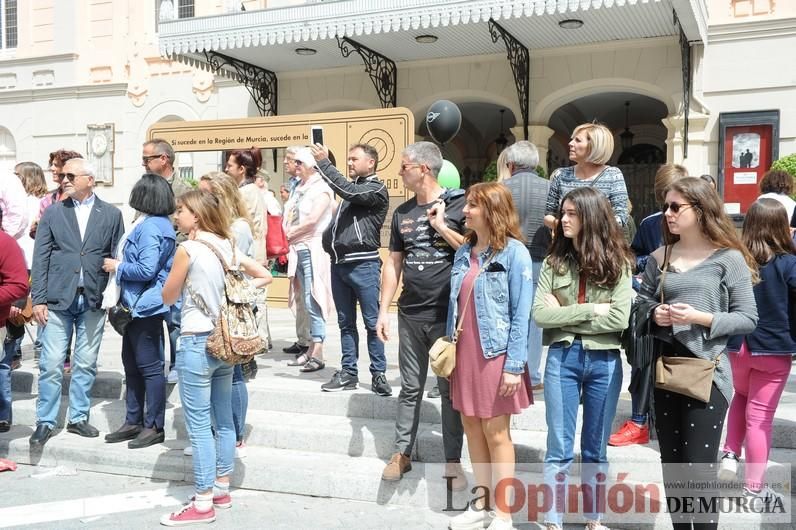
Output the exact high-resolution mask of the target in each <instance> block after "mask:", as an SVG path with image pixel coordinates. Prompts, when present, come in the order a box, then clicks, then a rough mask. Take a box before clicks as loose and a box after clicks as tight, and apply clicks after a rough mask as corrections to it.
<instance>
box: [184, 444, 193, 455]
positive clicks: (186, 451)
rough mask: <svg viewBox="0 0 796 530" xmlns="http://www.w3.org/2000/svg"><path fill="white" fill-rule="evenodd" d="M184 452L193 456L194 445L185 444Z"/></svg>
mask: <svg viewBox="0 0 796 530" xmlns="http://www.w3.org/2000/svg"><path fill="white" fill-rule="evenodd" d="M182 454H184V455H185V456H193V446H192V445H187V446H185V449H183V450H182Z"/></svg>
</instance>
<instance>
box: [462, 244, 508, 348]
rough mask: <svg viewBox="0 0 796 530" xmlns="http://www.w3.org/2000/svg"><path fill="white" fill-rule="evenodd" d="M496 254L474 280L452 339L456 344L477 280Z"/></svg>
mask: <svg viewBox="0 0 796 530" xmlns="http://www.w3.org/2000/svg"><path fill="white" fill-rule="evenodd" d="M495 254H497V251H494V252H492V254H491V255H490V256H489V257H488V258H487V259H486V260H485V261H484V264H483V265H481V268H480V269H478V274H476V275H475V278H473V284H472V285H471V286H470V292H469V293H467V298H465V301H464V307H463V308H462V312H461V313H460V314H459V319H458V322H457V324H456V331H454V332H453V337H451V338H452V339H453V342H456V341H457V340H458V338H459V334H460V333H461V332H462V325H463V324H464V315H465V314H467V308H468V307H470V298H471V297H472V296H473V289H475V280H476V278H478V276H480V274H481V273H482V272H484V269H486V266H487V265H489V262H490V261H492V258H494V257H495Z"/></svg>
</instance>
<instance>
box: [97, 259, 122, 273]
mask: <svg viewBox="0 0 796 530" xmlns="http://www.w3.org/2000/svg"><path fill="white" fill-rule="evenodd" d="M119 263H121V262H120V261H119V260H118V259H111V258H105V260H104V261H103V262H102V270H104V271H105V272H114V271H115V270H116V269H117V268H118V267H119Z"/></svg>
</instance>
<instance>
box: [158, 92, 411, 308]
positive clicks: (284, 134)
mask: <svg viewBox="0 0 796 530" xmlns="http://www.w3.org/2000/svg"><path fill="white" fill-rule="evenodd" d="M313 126H320V127H322V128H323V138H324V144H325V145H326V146H327V147H328V148H329V150H330V151H331V152H332V153H333V154H334V156H335V159H336V160H335V162H336V165H337V168H338V169H339V170H340V172H341V173H343V174H344V175H347V174H348V172H347V170H346V156H347V154H348V148H349V146H351V145H353V144H358V143H364V144H370V145H372V146H373V147H375V148H376V150H377V151H378V153H379V167H378V175H379V177H380V178H381V179H382V180H384V182H385V184H386V185H387V189H388V190H389V194H390V210H389V212H388V213H387V218H386V220H385V224H384V226H383V227H382V231H381V238H382V247H386V246H387V244H388V241H389V226H390V220H391V219H392V212H393V209H394V208H395V207H397V206H398V205H400V204H401V203H403V202H404V201H405V200H406V199H407V198H408V194H407V192H406V189H405V188H404V186H403V182H402V181H401V178H400V177H399V176H398V171H399V169H400V165H401V160H400V155H401V152H402V151H403V150H404V148H405V147H406V146H407V145H409V144H410V143H412V142H414V138H415V132H414V131H415V123H414V115H413V114H412V112H411V111H410V110H409V109H407V108H404V107H398V108H393V109H374V110H364V111H350V112H328V113H318V114H292V115H285V116H268V117H258V118H242V119H235V120H208V121H191V122H160V123H156V124H155V125H153V126H152V127H150V128H149V131H148V132H147V139H150V140H151V139H152V138H162V139H164V140H166V141H168V142H169V143H171V145H172V147H173V148H174V151H175V152H178V153H179V152H203V151H205V152H206V151H228V150H233V149H249V148H251V147H259V148H260V149H279V148H284V147H288V146H292V145H308V144H309V143H310V141H311V140H310V139H311V136H310V135H311V128H312V127H313ZM382 254H386V248H383V249H382ZM287 300H288V281H287V279H286V278H274V282H273V283H272V284H271V287H270V288H269V289H268V301H269V303H272V304H274V305H275V306H284V305H286V304H287Z"/></svg>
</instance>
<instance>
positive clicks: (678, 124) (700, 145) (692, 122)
mask: <svg viewBox="0 0 796 530" xmlns="http://www.w3.org/2000/svg"><path fill="white" fill-rule="evenodd" d="M709 118H710V117H709V116H708V115H707V114H701V113H698V112H690V113H689V114H688V158H685V157H684V156H683V121H684V120H683V115H682V114H676V115H671V116H667V117H666V118H664V119H663V120H661V121H662V122H663V124H664V125H665V126H666V131H667V135H666V161H667V162H669V163H674V164H682V165H684V166H685V167H686V168H688V171H689V173H690V174H691V175H702V174H703V173H710V174H711V175H713V176H714V177H715V176H716V175H715V169H716V168H715V167H712V166H711V165H710V157H709V148H710V138H709V137H708V135H707V131H706V130H705V127H706V126H707V124H708V119H709ZM711 171H712V172H711Z"/></svg>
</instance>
